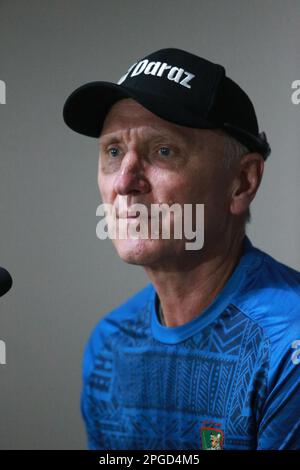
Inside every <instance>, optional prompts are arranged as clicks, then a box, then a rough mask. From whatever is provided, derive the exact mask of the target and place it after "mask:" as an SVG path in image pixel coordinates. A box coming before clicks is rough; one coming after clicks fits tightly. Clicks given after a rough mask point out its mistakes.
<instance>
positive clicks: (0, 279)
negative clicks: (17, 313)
mask: <svg viewBox="0 0 300 470" xmlns="http://www.w3.org/2000/svg"><path fill="white" fill-rule="evenodd" d="M12 283H13V281H12V278H11V275H10V274H9V272H8V271H6V269H4V268H0V297H2V295H4V294H6V292H8V291H9V289H10V288H11V286H12Z"/></svg>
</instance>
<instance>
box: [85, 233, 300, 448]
mask: <svg viewBox="0 0 300 470" xmlns="http://www.w3.org/2000/svg"><path fill="white" fill-rule="evenodd" d="M157 306H158V297H157V293H156V291H155V289H154V286H153V285H152V284H148V285H147V286H146V287H145V288H144V289H142V290H141V291H139V292H138V293H136V294H135V295H134V296H132V297H131V298H130V299H129V300H127V301H126V302H125V303H123V304H122V305H121V306H119V307H118V308H116V309H114V310H112V311H111V312H109V313H107V314H106V315H104V317H103V318H101V319H100V321H99V322H98V323H97V324H96V326H95V328H94V329H93V331H92V333H91V335H90V338H89V340H88V342H87V344H86V347H85V352H84V358H83V387H82V394H81V412H82V415H83V418H84V421H85V424H86V429H87V435H88V446H89V448H90V449H142V450H158V449H159V450H184V449H190V450H197V449H241V450H242V449H298V450H299V449H300V273H299V272H297V271H295V270H293V269H292V268H290V267H288V266H286V265H284V264H282V263H280V262H278V261H277V260H275V259H274V258H272V257H271V256H269V255H268V254H266V253H264V252H263V251H261V250H259V249H257V248H255V247H254V246H253V245H252V244H251V242H250V240H249V238H248V237H247V236H245V238H244V241H243V255H242V257H241V258H240V260H239V263H238V264H237V266H236V268H235V270H234V271H233V273H232V275H231V277H230V278H229V279H228V281H227V283H226V284H225V286H224V287H223V289H222V290H221V291H220V292H219V294H218V295H217V296H216V298H215V299H214V300H213V302H211V304H210V305H209V306H208V307H207V308H206V309H205V310H204V311H203V312H201V314H200V315H199V316H197V317H196V318H194V319H193V320H192V321H190V322H188V323H185V324H184V325H181V326H177V327H167V326H164V325H162V324H161V323H160V321H159V317H158V312H157Z"/></svg>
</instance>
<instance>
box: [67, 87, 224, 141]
mask: <svg viewBox="0 0 300 470" xmlns="http://www.w3.org/2000/svg"><path fill="white" fill-rule="evenodd" d="M123 98H132V99H134V100H135V101H137V102H138V103H140V104H141V105H142V106H144V107H145V108H147V109H148V110H149V111H151V112H153V113H154V114H156V115H157V116H159V117H161V118H162V119H165V120H167V121H170V122H173V123H174V124H178V125H181V126H186V127H196V128H197V127H198V128H203V129H205V128H206V129H210V128H212V127H216V126H213V125H212V124H211V123H210V122H208V121H206V120H205V119H201V118H199V116H196V115H195V114H194V113H193V112H191V111H190V110H189V109H187V108H186V107H185V106H184V105H183V104H181V103H179V104H176V105H175V104H174V101H172V100H169V99H167V98H163V97H161V96H158V95H155V94H154V93H153V94H152V93H146V92H144V91H140V90H136V89H130V88H128V87H124V86H122V85H117V84H116V83H110V82H90V83H87V84H85V85H83V86H81V87H79V88H77V89H76V90H75V91H73V93H71V95H70V96H69V97H68V98H67V100H66V102H65V105H64V108H63V118H64V121H65V123H66V124H67V125H68V126H69V127H70V128H71V129H72V130H73V131H75V132H78V133H79V134H84V135H87V136H89V137H99V136H100V133H101V130H102V127H103V123H104V120H105V117H106V115H107V113H108V111H109V109H110V108H111V106H112V105H113V104H114V103H116V102H117V101H119V100H120V99H123Z"/></svg>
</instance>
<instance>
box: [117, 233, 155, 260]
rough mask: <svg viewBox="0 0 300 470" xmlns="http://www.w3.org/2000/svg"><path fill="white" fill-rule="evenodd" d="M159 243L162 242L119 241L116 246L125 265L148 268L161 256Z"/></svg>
mask: <svg viewBox="0 0 300 470" xmlns="http://www.w3.org/2000/svg"><path fill="white" fill-rule="evenodd" d="M159 242H160V243H161V240H132V239H130V240H117V241H114V246H115V248H116V250H117V253H118V255H119V257H120V258H121V259H122V260H123V261H124V262H125V263H129V264H137V265H140V266H147V265H150V264H152V263H154V262H156V261H157V260H158V258H159V257H160V256H161V254H160V250H159V244H160V243H159Z"/></svg>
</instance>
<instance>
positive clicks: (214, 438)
mask: <svg viewBox="0 0 300 470" xmlns="http://www.w3.org/2000/svg"><path fill="white" fill-rule="evenodd" d="M200 433H201V444H202V449H203V450H223V448H224V431H223V430H222V429H221V424H220V423H213V422H211V421H205V422H203V426H201V428H200Z"/></svg>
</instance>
